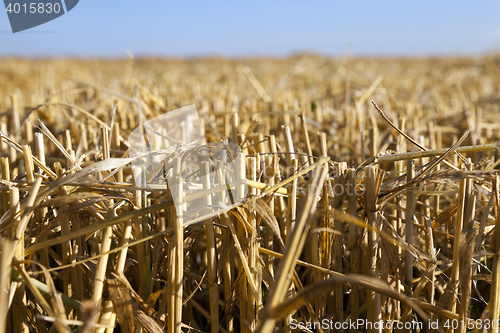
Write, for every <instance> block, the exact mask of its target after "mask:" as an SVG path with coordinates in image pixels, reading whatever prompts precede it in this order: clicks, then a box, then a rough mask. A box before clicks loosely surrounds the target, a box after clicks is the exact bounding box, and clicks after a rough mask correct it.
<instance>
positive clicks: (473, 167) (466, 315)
mask: <svg viewBox="0 0 500 333" xmlns="http://www.w3.org/2000/svg"><path fill="white" fill-rule="evenodd" d="M193 104H194V105H195V107H196V109H197V111H198V115H199V119H200V124H201V127H202V133H203V132H204V138H205V140H206V143H207V144H208V146H209V149H208V150H206V151H208V154H209V156H210V158H212V157H213V158H214V160H213V161H212V160H211V159H210V158H206V159H205V158H201V160H200V161H199V162H200V163H198V164H197V165H196V166H194V168H195V169H196V171H193V172H192V173H190V174H189V175H186V171H187V170H192V169H190V168H192V167H193V166H192V165H190V166H188V167H186V168H187V169H183V168H184V166H183V165H187V164H188V162H189V163H191V164H192V162H193V161H195V160H196V159H194V158H192V156H196V154H197V153H199V152H200V151H203V149H207V148H206V147H202V146H203V145H205V142H203V140H202V141H196V142H193V143H190V142H188V143H189V144H188V145H185V144H179V143H175V142H177V141H175V140H174V141H172V140H171V138H170V137H167V136H168V135H171V134H170V132H169V131H176V130H177V131H180V132H181V133H183V135H184V136H183V137H184V138H186V137H188V136H189V135H188V134H186V133H188V132H189V131H190V130H192V128H191V127H189V126H191V125H189V124H187V123H186V122H180V123H175V124H173V125H172V124H171V123H170V124H167V125H165V126H163V123H161V122H156V123H155V122H147V121H148V120H155V119H160V118H161V115H164V114H165V113H167V112H169V111H172V110H176V109H178V108H181V107H185V106H189V105H193ZM499 114H500V57H496V56H494V55H488V56H484V57H476V58H435V59H410V58H408V59H399V58H394V59H364V58H350V57H348V56H345V57H340V58H337V59H327V58H323V57H319V56H315V55H308V54H305V55H297V56H293V57H290V58H286V59H257V58H256V59H222V58H211V59H188V60H183V59H170V60H164V59H134V58H133V57H129V58H128V59H123V60H106V59H93V60H92V59H87V60H77V59H38V60H29V59H16V58H5V59H2V60H1V62H0V130H1V133H0V134H1V138H2V142H1V143H0V147H1V154H2V155H1V156H2V158H1V160H0V169H1V184H0V194H1V202H0V211H1V218H0V232H1V237H0V333H2V332H43V333H46V332H55V331H57V332H85V333H89V332H107V333H111V332H127V333H130V332H150V333H156V332H164V331H168V332H169V333H180V332H181V331H183V332H188V331H190V332H212V333H215V332H229V333H231V332H248V333H250V332H264V333H267V332H286V333H287V332H291V331H297V330H298V329H299V327H298V323H299V322H301V323H302V324H303V325H304V326H306V327H305V328H302V329H303V330H305V331H309V332H328V331H332V332H333V331H336V332H347V331H350V332H358V331H368V332H382V331H383V332H393V331H401V332H403V331H404V332H410V331H413V332H423V331H426V332H430V331H436V332H438V331H442V332H444V331H447V332H452V331H455V332H471V331H473V332H481V331H483V330H486V331H492V332H498V326H500V323H499V318H500V317H499V316H500V233H499V232H497V228H499V227H500V177H499V173H498V170H499V169H500V151H499V150H498V145H499V142H500V117H499ZM187 119H188V118H186V121H187ZM146 123H147V124H156V125H158V124H160V125H161V126H157V127H156V128H154V129H148V128H146V126H145V124H146ZM156 125H155V126H156ZM148 126H149V125H148ZM167 127H168V128H170V129H168V130H167ZM136 128H138V131H139V132H138V133H146V132H147V131H148V130H151V131H152V132H150V133H155V134H154V135H153V136H154V139H153V138H152V137H149V138H148V137H147V135H146V139H145V144H146V143H147V147H148V149H149V150H151V151H150V152H149V153H147V154H149V155H147V156H146V157H145V158H149V157H151V159H155V158H156V159H155V161H156V162H155V164H154V165H147V167H144V165H142V166H141V165H139V166H138V165H137V164H134V163H135V162H134V161H133V157H134V154H135V153H134V149H133V147H132V146H131V140H130V139H129V135H130V134H131V133H132V131H133V130H134V129H136ZM160 132H161V133H166V134H165V135H164V136H161V135H160V134H161V133H160ZM159 133H160V134H159ZM172 133H173V132H172ZM167 134H168V135H167ZM158 138H159V139H158ZM141 140H142V139H141ZM169 140H170V141H169ZM143 141H144V140H143ZM168 142H169V143H168ZM172 142H174V143H172ZM184 143H186V142H184ZM228 147H233V148H234V149H233V150H231V149H232V148H231V149H229V148H228ZM219 150H220V151H222V152H224V151H225V152H227V154H228V156H229V157H228V158H229V159H230V160H229V161H227V160H221V161H217V163H215V162H214V161H215V157H214V156H215V155H216V152H218V151H219ZM234 153H236V155H233V154H234ZM153 157H154V158H153ZM196 161H198V160H196ZM230 162H234V163H233V164H231V163H230ZM231 165H232V167H231ZM183 172H184V173H183ZM210 172H211V173H210ZM224 177H226V178H224ZM227 177H232V178H233V180H234V181H232V182H230V183H226V181H227ZM166 178H167V179H170V180H169V181H167V183H168V184H166V183H165V179H166ZM229 189H231V190H229ZM233 190H234V191H233ZM228 200H230V201H228ZM227 202H229V206H228V204H227ZM361 319H362V320H364V322H363V324H362V325H361V324H359V325H358V323H361V321H359V320H361ZM319 323H321V324H322V325H318V324H319ZM343 323H344V324H343ZM352 323H356V325H353V324H352ZM378 323H382V325H378Z"/></svg>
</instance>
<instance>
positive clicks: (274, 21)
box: [0, 0, 500, 57]
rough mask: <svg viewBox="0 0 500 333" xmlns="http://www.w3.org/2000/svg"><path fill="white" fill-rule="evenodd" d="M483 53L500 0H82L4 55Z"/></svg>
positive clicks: (488, 48) (493, 45)
mask: <svg viewBox="0 0 500 333" xmlns="http://www.w3.org/2000/svg"><path fill="white" fill-rule="evenodd" d="M349 47H350V51H351V53H352V54H354V55H377V56H395V55H404V56H411V55H461V54H466V55H474V54H483V53H487V52H492V51H500V1H472V0H469V1H460V0H457V1H448V0H439V1H438V0H434V1H410V0H400V1H383V0H379V1H373V0H372V1H322V0H310V1H305V0H304V1H293V0H288V1H280V0H275V1H273V0H268V1H260V0H252V1H249V0H247V1H241V0H226V1H217V0H212V1H207V0H206V1H196V0H186V1H163V0H142V1H141V0H121V1H120V0H80V3H79V4H78V5H77V6H76V7H75V8H74V9H73V10H72V11H71V12H69V13H67V14H65V15H63V16H61V17H60V18H58V19H56V20H54V21H51V22H48V23H46V24H44V25H41V26H39V27H35V28H33V29H31V30H27V31H25V32H20V33H17V34H12V33H11V30H10V25H9V22H8V18H7V13H6V12H5V11H3V10H2V11H1V12H0V56H8V55H19V56H81V57H94V56H99V57H123V56H125V55H126V52H127V51H130V52H132V53H133V54H134V55H136V56H146V55H154V56H183V57H184V56H185V57H193V56H196V57H197V56H207V55H222V56H229V57H240V56H252V55H264V56H265V55H270V56H286V55H289V54H292V53H296V52H303V51H311V52H316V53H320V54H325V55H333V56H335V55H342V54H344V53H345V52H346V51H347V50H348V48H349Z"/></svg>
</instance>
